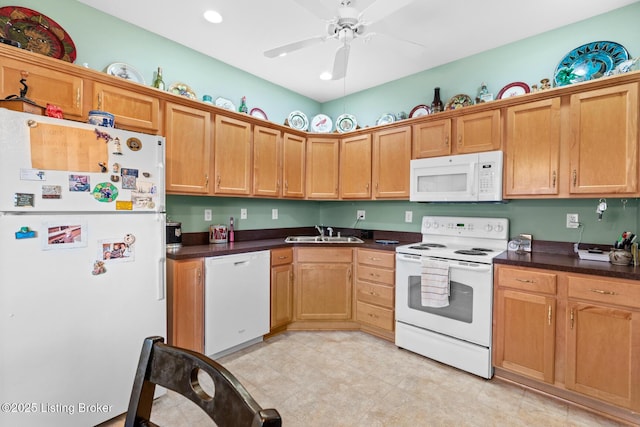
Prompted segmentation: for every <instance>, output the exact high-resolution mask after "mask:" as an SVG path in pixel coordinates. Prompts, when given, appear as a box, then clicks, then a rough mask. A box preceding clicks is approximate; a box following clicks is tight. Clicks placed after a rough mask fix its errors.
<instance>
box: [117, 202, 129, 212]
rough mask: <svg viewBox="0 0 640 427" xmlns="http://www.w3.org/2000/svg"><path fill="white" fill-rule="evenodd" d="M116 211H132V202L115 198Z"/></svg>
mask: <svg viewBox="0 0 640 427" xmlns="http://www.w3.org/2000/svg"><path fill="white" fill-rule="evenodd" d="M116 210H117V211H132V210H133V202H132V201H131V200H116Z"/></svg>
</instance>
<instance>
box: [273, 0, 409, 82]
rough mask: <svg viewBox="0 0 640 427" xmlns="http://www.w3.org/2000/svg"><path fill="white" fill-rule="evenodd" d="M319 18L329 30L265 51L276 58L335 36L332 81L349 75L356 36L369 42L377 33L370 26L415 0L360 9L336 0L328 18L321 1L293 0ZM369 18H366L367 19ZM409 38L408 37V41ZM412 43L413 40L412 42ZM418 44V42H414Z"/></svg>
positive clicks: (385, 0) (348, 0)
mask: <svg viewBox="0 0 640 427" xmlns="http://www.w3.org/2000/svg"><path fill="white" fill-rule="evenodd" d="M294 1H295V2H296V3H297V4H298V5H300V6H301V7H303V8H305V9H307V10H308V11H309V12H311V13H312V14H314V15H316V16H317V17H319V18H320V19H323V20H325V21H327V25H326V28H327V33H326V34H325V35H318V36H315V37H311V38H308V39H304V40H300V41H297V42H294V43H289V44H286V45H284V46H280V47H277V48H274V49H270V50H267V51H265V52H264V55H265V56H266V57H267V58H276V57H279V56H284V55H286V54H288V53H291V52H294V51H296V50H300V49H303V48H306V47H309V46H313V45H315V44H318V43H322V42H324V41H326V40H330V39H335V40H338V41H339V42H340V45H339V46H338V49H337V50H336V54H335V57H334V60H333V72H332V74H331V80H340V79H342V78H344V77H345V76H346V73H347V64H348V62H349V51H350V49H351V42H352V41H353V40H355V39H357V38H361V39H363V40H364V41H367V40H368V39H369V38H370V37H372V36H373V35H374V34H375V33H373V32H371V31H369V30H370V28H371V27H372V26H373V25H374V24H376V23H377V22H379V21H380V20H382V19H383V18H385V17H386V16H388V15H391V14H392V13H394V12H396V11H398V10H399V9H401V8H403V7H405V6H407V5H408V4H409V3H412V2H413V1H414V0H377V1H374V2H373V3H372V4H371V5H370V6H369V7H367V8H366V9H364V10H363V11H362V12H359V11H358V9H356V7H355V3H356V0H337V1H338V10H337V15H335V16H334V17H333V18H330V19H328V18H329V17H330V16H331V15H328V13H330V11H329V10H328V9H326V8H325V7H324V6H323V5H322V4H321V2H320V1H318V0H294ZM365 18H366V19H365ZM405 41H406V40H405ZM410 43H413V42H410ZM414 44H417V43H414Z"/></svg>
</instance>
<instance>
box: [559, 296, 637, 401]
mask: <svg viewBox="0 0 640 427" xmlns="http://www.w3.org/2000/svg"><path fill="white" fill-rule="evenodd" d="M567 311H568V313H567V315H568V319H567V329H568V330H567V361H566V378H565V385H566V387H567V388H568V389H570V390H575V391H578V392H580V393H583V394H587V395H589V396H593V397H596V398H598V399H600V400H604V401H607V402H611V403H613V404H615V405H618V406H622V407H625V408H629V409H632V410H634V411H638V410H640V363H639V360H640V312H637V311H632V310H628V309H621V308H611V307H607V306H600V305H598V304H586V303H579V302H572V301H569V304H568V306H567Z"/></svg>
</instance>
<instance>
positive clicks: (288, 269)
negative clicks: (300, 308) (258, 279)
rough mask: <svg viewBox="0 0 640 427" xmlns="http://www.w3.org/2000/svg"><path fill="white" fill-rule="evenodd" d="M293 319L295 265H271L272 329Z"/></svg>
mask: <svg viewBox="0 0 640 427" xmlns="http://www.w3.org/2000/svg"><path fill="white" fill-rule="evenodd" d="M292 319H293V265H292V264H284V265H278V266H275V267H271V329H275V328H278V327H280V326H284V325H286V324H288V323H290V322H291V320H292Z"/></svg>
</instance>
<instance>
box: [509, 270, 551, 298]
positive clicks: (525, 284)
mask: <svg viewBox="0 0 640 427" xmlns="http://www.w3.org/2000/svg"><path fill="white" fill-rule="evenodd" d="M498 286H501V287H505V288H513V289H520V290H523V291H533V292H541V293H545V294H549V295H555V294H556V275H555V274H553V273H545V272H542V271H537V270H530V269H518V268H504V267H499V268H498Z"/></svg>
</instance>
